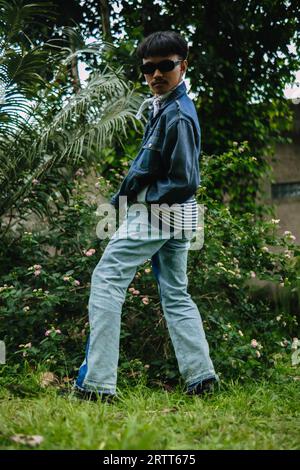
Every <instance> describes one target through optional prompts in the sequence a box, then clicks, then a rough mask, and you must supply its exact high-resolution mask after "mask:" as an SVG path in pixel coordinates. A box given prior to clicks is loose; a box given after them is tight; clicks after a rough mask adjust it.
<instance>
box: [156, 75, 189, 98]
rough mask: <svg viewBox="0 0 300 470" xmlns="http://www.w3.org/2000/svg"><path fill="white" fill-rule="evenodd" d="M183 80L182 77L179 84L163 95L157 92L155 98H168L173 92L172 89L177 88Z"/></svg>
mask: <svg viewBox="0 0 300 470" xmlns="http://www.w3.org/2000/svg"><path fill="white" fill-rule="evenodd" d="M182 82H183V78H181V80H180V81H179V83H177V85H175V86H174V87H173V88H171V89H170V90H169V91H167V93H164V94H162V95H159V94H155V95H154V97H155V98H157V97H160V100H164V99H166V98H167V97H168V96H169V95H170V94H171V93H172V91H173V90H175V88H177V87H178V86H179V85H181V84H182Z"/></svg>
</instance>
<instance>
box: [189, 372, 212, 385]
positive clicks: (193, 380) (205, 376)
mask: <svg viewBox="0 0 300 470" xmlns="http://www.w3.org/2000/svg"><path fill="white" fill-rule="evenodd" d="M207 379H215V380H216V381H217V382H219V381H220V379H219V376H218V375H217V374H216V373H215V372H213V373H212V372H209V373H206V374H202V375H198V376H196V377H194V378H190V379H188V380H187V381H186V384H187V386H188V387H191V388H193V387H194V386H196V385H198V384H199V383H202V382H203V380H207Z"/></svg>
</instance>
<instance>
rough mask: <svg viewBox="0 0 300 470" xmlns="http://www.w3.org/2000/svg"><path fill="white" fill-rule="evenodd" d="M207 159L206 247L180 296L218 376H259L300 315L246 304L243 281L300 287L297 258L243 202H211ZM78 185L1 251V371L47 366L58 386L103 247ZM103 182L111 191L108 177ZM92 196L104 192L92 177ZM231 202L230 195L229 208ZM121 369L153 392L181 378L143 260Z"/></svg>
mask: <svg viewBox="0 0 300 470" xmlns="http://www.w3.org/2000/svg"><path fill="white" fill-rule="evenodd" d="M245 148H246V147H245ZM238 159H241V147H238V150H237V149H233V150H232V151H230V152H229V153H227V154H226V155H225V154H224V155H222V156H220V157H219V164H220V166H221V167H222V168H223V170H224V172H225V173H226V171H227V169H228V168H231V169H232V168H238V164H237V161H238ZM217 160H218V157H217V156H214V157H213V158H212V157H209V156H206V157H203V161H202V167H203V172H202V178H203V180H202V186H201V188H199V191H198V193H197V200H198V202H199V203H201V204H204V205H205V206H206V212H205V243H204V247H203V248H202V249H201V250H199V251H191V252H190V254H189V261H188V276H189V291H190V293H191V295H192V297H193V299H194V301H195V302H196V304H197V305H198V307H199V310H200V313H201V316H202V319H203V323H204V327H205V330H206V334H207V339H208V342H209V344H210V350H211V356H212V359H213V361H214V363H215V366H216V369H217V371H218V373H219V374H220V376H221V377H226V378H236V377H240V378H246V377H255V378H258V377H263V376H265V375H267V376H268V375H270V374H272V371H273V366H274V364H275V363H276V361H278V360H279V358H280V357H284V356H285V355H287V354H289V353H290V352H291V347H292V338H293V337H295V336H296V331H297V327H298V321H299V312H291V311H289V309H285V308H284V307H283V308H282V309H281V311H278V310H276V309H275V308H274V306H273V305H272V303H271V301H270V299H268V298H260V299H259V298H255V297H253V296H252V294H251V284H250V282H249V281H251V280H253V279H263V280H269V281H272V282H273V283H276V284H278V285H279V286H287V288H289V289H291V290H292V289H297V288H299V287H298V286H299V279H300V275H299V259H300V257H299V255H300V250H299V247H297V246H296V245H295V244H294V240H293V236H292V234H291V233H286V234H285V235H283V236H278V234H277V224H278V221H276V220H274V219H270V218H269V219H268V218H267V217H262V216H261V215H262V211H260V212H256V211H254V210H253V212H251V210H250V209H251V204H252V203H251V200H250V198H248V204H247V210H245V211H244V212H243V213H241V212H240V211H238V210H236V208H237V206H236V205H235V204H234V205H233V206H234V207H233V209H231V207H230V206H229V205H227V204H226V203H224V202H223V200H222V197H221V193H220V189H218V190H217V191H218V194H216V192H215V191H216V189H215V188H214V185H213V184H212V183H211V180H212V177H213V175H214V174H215V173H214V171H216V169H217V168H218V165H217ZM225 163H226V164H225ZM243 165H244V166H247V168H248V171H249V172H251V171H252V170H253V171H257V169H256V168H254V169H253V166H255V165H256V163H255V160H253V159H252V157H251V155H249V154H248V153H247V152H246V151H245V152H244V153H243ZM218 171H219V173H220V172H221V169H220V168H219V170H218ZM82 174H83V173H80V172H78V173H77V176H75V178H74V179H73V180H70V182H69V183H68V185H69V188H68V189H69V191H70V193H71V194H72V197H71V199H70V201H69V203H68V204H65V203H64V202H63V201H61V203H60V205H59V204H58V205H57V208H56V209H55V210H56V212H55V214H53V217H52V218H51V220H48V221H46V222H47V224H46V222H45V228H43V229H40V230H38V231H35V232H33V233H31V232H28V231H27V232H26V231H24V229H22V226H20V227H19V229H18V230H17V232H16V233H13V232H11V231H9V232H7V234H6V239H5V240H2V245H1V254H0V256H1V264H2V266H4V261H5V266H6V267H5V268H4V267H3V268H2V286H1V287H0V290H1V302H0V320H1V321H0V338H1V339H3V340H4V341H5V342H6V346H7V356H8V361H9V363H10V364H14V363H20V362H23V361H24V360H26V361H28V363H30V364H33V365H34V364H38V363H39V364H41V363H45V364H46V365H47V367H48V368H49V370H52V371H55V372H56V374H59V375H61V376H63V375H66V374H67V375H68V374H69V375H76V372H77V369H78V367H79V366H80V364H81V361H82V359H83V355H84V348H85V343H86V338H87V334H88V312H87V304H88V297H89V289H90V280H91V274H92V271H93V269H94V267H95V265H96V264H97V262H98V260H99V259H100V257H101V254H102V252H103V250H104V248H105V246H106V243H107V240H99V239H98V238H97V236H96V233H95V227H96V224H97V217H96V214H95V211H96V208H97V204H96V202H95V203H92V202H90V201H87V199H86V190H87V186H86V184H85V183H84V182H83V181H82V176H81V175H82ZM108 178H109V179H111V180H112V181H114V180H115V179H116V174H115V172H111V174H110V175H109V176H108ZM97 187H98V188H99V190H101V191H102V190H104V189H105V190H106V192H107V193H109V192H110V186H109V185H107V181H106V180H104V179H103V178H101V177H100V178H99V180H98V183H97ZM102 192H103V191H102ZM233 192H234V188H232V190H230V187H229V186H228V193H229V199H230V197H232V194H230V193H233ZM233 199H234V200H236V197H235V196H234V198H233ZM253 207H255V203H253ZM12 238H13V241H14V242H13V244H12V242H11V239H12ZM7 246H9V248H8V249H7V248H6V247H7ZM50 249H51V250H52V251H51V253H52V254H51V255H50V254H49V250H50ZM282 288H283V287H282ZM298 292H299V291H298ZM119 365H120V371H121V373H122V375H123V376H124V375H125V376H126V375H127V377H129V378H131V379H132V380H133V379H134V378H138V377H148V378H149V380H150V381H151V382H152V383H154V382H157V381H161V380H168V381H173V380H177V379H178V378H179V373H178V368H177V362H176V358H175V355H174V351H173V347H172V344H171V341H170V338H169V334H168V331H167V328H166V324H165V320H164V317H163V314H162V310H161V305H160V302H159V295H158V290H157V284H156V281H155V279H154V276H153V275H152V273H151V266H150V264H149V262H148V261H145V263H144V265H142V266H140V267H139V268H138V270H137V273H136V276H135V278H134V280H133V282H132V285H131V286H129V289H128V292H127V297H126V302H125V304H124V307H123V315H122V329H121V350H120V362H119ZM143 380H144V379H143Z"/></svg>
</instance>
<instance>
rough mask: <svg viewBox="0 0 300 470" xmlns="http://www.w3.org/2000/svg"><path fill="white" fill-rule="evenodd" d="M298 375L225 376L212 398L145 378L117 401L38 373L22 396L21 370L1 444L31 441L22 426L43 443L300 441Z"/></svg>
mask: <svg viewBox="0 0 300 470" xmlns="http://www.w3.org/2000/svg"><path fill="white" fill-rule="evenodd" d="M298 378H299V377H297V376H294V377H293V376H289V375H285V376H283V377H282V379H281V380H275V381H272V382H260V383H255V382H250V383H247V384H238V383H233V382H232V383H230V384H228V383H223V385H222V386H221V388H220V390H218V391H217V392H216V393H215V394H214V395H213V396H210V397H205V398H200V397H187V396H185V395H184V393H183V390H182V389H181V388H180V387H179V386H178V387H177V388H175V389H174V390H173V391H171V392H167V391H165V390H162V389H153V388H148V387H146V386H145V385H143V384H139V385H137V386H135V387H130V388H129V387H123V388H121V390H120V392H119V396H120V399H119V401H118V402H117V403H113V404H109V403H102V402H98V403H94V402H83V401H79V400H78V399H75V398H73V399H71V398H62V397H60V396H58V395H57V388H55V387H53V386H49V387H47V388H46V389H43V390H41V389H40V388H38V387H35V385H34V381H33V382H31V385H30V387H31V388H30V387H29V389H28V383H27V393H24V394H23V397H21V396H18V394H16V393H14V391H15V390H16V389H17V388H18V386H17V384H18V379H17V378H15V383H14V386H13V387H11V386H7V387H6V386H3V385H2V387H1V392H0V449H27V448H28V449H29V448H31V447H30V446H28V445H24V444H18V443H15V442H13V441H12V440H11V437H12V436H14V435H16V434H26V435H40V436H42V437H43V440H42V442H41V443H40V444H39V445H38V446H36V447H35V448H37V449H103V450H104V449H109V450H113V449H120V450H124V449H152V450H163V449H169V450H173V449H176V450H181V449H183V450H184V449H299V448H300V386H299V384H300V382H299V381H298ZM26 380H32V378H28V377H27V379H26ZM19 383H20V382H19ZM20 387H21V388H22V385H20ZM12 390H13V391H12Z"/></svg>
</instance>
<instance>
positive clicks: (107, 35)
mask: <svg viewBox="0 0 300 470" xmlns="http://www.w3.org/2000/svg"><path fill="white" fill-rule="evenodd" d="M99 2H100V16H101V23H102V32H103V39H104V41H107V42H112V35H111V29H110V17H109V13H110V7H109V2H108V0H99Z"/></svg>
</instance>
